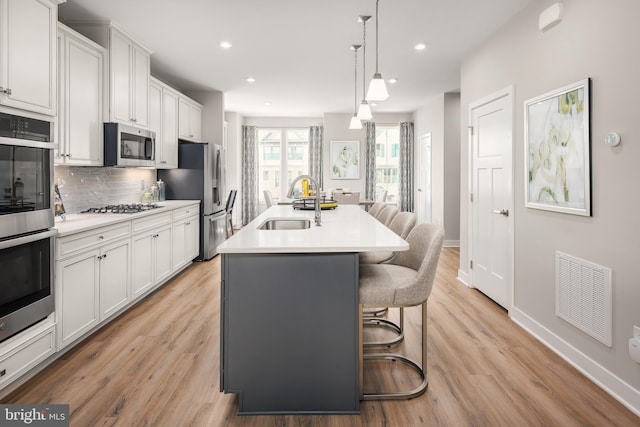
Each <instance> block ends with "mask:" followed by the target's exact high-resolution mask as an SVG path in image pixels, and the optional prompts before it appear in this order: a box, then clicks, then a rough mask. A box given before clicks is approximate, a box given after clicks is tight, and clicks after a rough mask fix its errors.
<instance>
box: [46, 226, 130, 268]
mask: <svg viewBox="0 0 640 427" xmlns="http://www.w3.org/2000/svg"><path fill="white" fill-rule="evenodd" d="M130 233H131V223H130V222H129V221H127V222H124V223H121V224H117V225H113V226H109V227H102V228H97V229H95V230H91V231H87V232H85V233H78V234H76V235H73V236H69V237H62V238H59V239H56V245H57V248H56V258H57V259H62V258H64V257H66V256H68V255H71V254H73V253H75V252H77V251H84V250H88V249H92V248H94V247H96V246H98V245H102V244H104V243H107V242H111V241H114V240H117V239H120V238H123V237H129V234H130Z"/></svg>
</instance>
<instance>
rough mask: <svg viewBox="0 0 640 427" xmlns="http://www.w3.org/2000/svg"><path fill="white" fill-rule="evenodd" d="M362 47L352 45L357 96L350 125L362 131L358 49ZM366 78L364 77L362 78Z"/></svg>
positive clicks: (355, 95)
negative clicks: (359, 116) (359, 104)
mask: <svg viewBox="0 0 640 427" xmlns="http://www.w3.org/2000/svg"><path fill="white" fill-rule="evenodd" d="M360 47H362V45H359V44H352V45H351V49H352V50H353V51H354V58H355V85H354V87H355V94H354V96H353V117H351V123H349V129H362V122H361V121H360V119H359V118H358V113H357V110H358V49H360ZM362 78H364V76H363V77H362Z"/></svg>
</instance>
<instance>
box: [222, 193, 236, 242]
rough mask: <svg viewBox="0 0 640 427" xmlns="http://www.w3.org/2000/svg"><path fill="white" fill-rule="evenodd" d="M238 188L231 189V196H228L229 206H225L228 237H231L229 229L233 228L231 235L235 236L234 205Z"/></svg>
mask: <svg viewBox="0 0 640 427" xmlns="http://www.w3.org/2000/svg"><path fill="white" fill-rule="evenodd" d="M237 193H238V190H231V191H229V197H227V206H226V207H225V212H226V223H227V224H226V229H227V239H228V238H229V230H231V235H232V236H233V232H234V231H233V205H234V204H235V202H236V195H237Z"/></svg>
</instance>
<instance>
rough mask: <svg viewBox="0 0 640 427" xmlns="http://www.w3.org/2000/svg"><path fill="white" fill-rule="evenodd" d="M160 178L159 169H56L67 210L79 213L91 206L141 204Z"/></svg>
mask: <svg viewBox="0 0 640 427" xmlns="http://www.w3.org/2000/svg"><path fill="white" fill-rule="evenodd" d="M155 180H156V171H155V169H138V168H109V167H85V166H83V167H69V166H56V167H55V168H54V182H55V183H57V184H58V189H59V190H60V196H61V197H62V202H63V203H64V208H65V211H66V212H67V213H69V214H72V213H78V212H81V211H84V210H87V209H89V208H91V207H100V206H105V205H110V204H118V203H137V202H140V201H141V199H142V195H143V193H144V190H145V189H147V188H149V186H150V185H151V184H153V183H154V182H155Z"/></svg>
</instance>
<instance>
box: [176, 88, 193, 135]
mask: <svg viewBox="0 0 640 427" xmlns="http://www.w3.org/2000/svg"><path fill="white" fill-rule="evenodd" d="M190 109H191V104H190V103H189V102H188V101H187V100H186V99H183V98H180V105H179V107H178V121H179V124H178V134H179V135H180V138H185V139H191V138H193V135H192V134H191V133H190V131H189V125H190V123H189V110H190Z"/></svg>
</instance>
